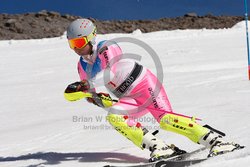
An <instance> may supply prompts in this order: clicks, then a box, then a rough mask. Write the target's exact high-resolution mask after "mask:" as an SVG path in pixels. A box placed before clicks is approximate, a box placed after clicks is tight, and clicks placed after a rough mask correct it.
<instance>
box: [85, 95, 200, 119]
mask: <svg viewBox="0 0 250 167" xmlns="http://www.w3.org/2000/svg"><path fill="white" fill-rule="evenodd" d="M82 93H83V94H84V95H83V96H84V97H90V98H93V97H94V96H93V94H92V93H90V92H82ZM94 98H99V99H101V100H110V101H113V102H116V103H117V102H119V103H123V104H127V105H131V106H135V107H139V106H140V105H138V104H134V103H129V102H125V101H120V100H115V99H107V98H102V97H94ZM146 109H149V110H155V111H161V112H164V113H166V114H173V115H177V116H181V117H185V118H190V119H195V120H198V121H202V119H200V118H194V117H190V116H186V115H183V114H178V113H174V112H170V111H166V110H162V109H157V108H151V107H146Z"/></svg>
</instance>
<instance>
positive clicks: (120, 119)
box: [107, 114, 143, 149]
mask: <svg viewBox="0 0 250 167" xmlns="http://www.w3.org/2000/svg"><path fill="white" fill-rule="evenodd" d="M126 119H127V117H126V116H123V115H117V114H109V115H108V116H107V120H108V121H109V123H110V124H111V125H112V126H113V127H114V128H115V129H116V130H117V131H118V132H119V133H120V134H122V135H123V136H125V137H126V138H127V139H129V140H131V141H132V142H133V143H134V144H135V145H136V146H138V147H140V148H141V149H143V148H142V141H143V130H142V128H141V125H140V124H139V123H138V124H136V125H135V126H129V125H128V124H127V123H126Z"/></svg>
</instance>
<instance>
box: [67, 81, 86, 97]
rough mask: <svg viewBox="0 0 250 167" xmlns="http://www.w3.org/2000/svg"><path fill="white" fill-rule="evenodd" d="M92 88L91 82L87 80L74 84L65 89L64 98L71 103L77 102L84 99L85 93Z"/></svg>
mask: <svg viewBox="0 0 250 167" xmlns="http://www.w3.org/2000/svg"><path fill="white" fill-rule="evenodd" d="M89 88H90V85H89V82H88V81H87V80H82V81H80V82H74V83H72V84H70V85H68V87H67V88H66V89H65V91H64V97H65V99H67V100H69V101H76V100H80V99H82V98H84V96H83V93H82V92H84V91H88V90H89Z"/></svg>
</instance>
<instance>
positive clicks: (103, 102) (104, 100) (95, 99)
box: [87, 92, 113, 108]
mask: <svg viewBox="0 0 250 167" xmlns="http://www.w3.org/2000/svg"><path fill="white" fill-rule="evenodd" d="M92 94H93V96H92V97H88V98H87V101H88V102H90V103H93V104H95V105H97V106H99V107H102V108H107V107H111V106H112V105H113V100H112V98H111V97H110V95H109V94H107V93H102V92H100V93H94V92H92Z"/></svg>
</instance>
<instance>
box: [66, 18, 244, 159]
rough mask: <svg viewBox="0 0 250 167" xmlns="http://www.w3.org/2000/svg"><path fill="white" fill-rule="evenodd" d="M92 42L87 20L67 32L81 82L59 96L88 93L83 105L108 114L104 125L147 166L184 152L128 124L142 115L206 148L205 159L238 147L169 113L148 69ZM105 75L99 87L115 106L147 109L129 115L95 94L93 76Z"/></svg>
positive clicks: (76, 96) (113, 45)
mask: <svg viewBox="0 0 250 167" xmlns="http://www.w3.org/2000/svg"><path fill="white" fill-rule="evenodd" d="M95 37H96V26H95V25H94V24H93V22H92V21H90V20H88V19H77V20H75V21H73V22H72V23H71V24H70V25H69V27H68V28H67V39H68V42H69V46H70V48H71V49H72V50H74V51H75V53H76V54H78V55H79V56H80V60H79V62H78V73H79V76H80V81H79V82H75V83H72V84H70V85H69V86H68V87H67V88H66V90H65V93H64V95H65V98H66V99H67V100H69V101H75V100H79V99H81V98H82V94H81V92H90V93H91V94H92V95H93V96H92V97H88V98H87V100H88V102H90V103H93V104H95V105H97V106H99V107H102V108H107V109H108V110H109V112H108V113H109V114H108V115H107V120H108V121H109V123H110V124H111V125H112V126H114V128H115V129H116V130H117V131H118V132H120V133H121V134H122V135H124V136H125V137H127V138H128V139H129V140H131V141H132V142H133V143H134V144H135V145H136V146H138V147H139V148H141V149H149V150H150V151H151V154H150V159H149V161H156V160H159V159H163V158H168V157H172V156H174V155H177V154H181V153H184V152H185V151H183V150H180V149H178V148H177V147H171V146H170V145H167V144H166V143H165V142H163V140H161V139H159V138H158V137H156V136H155V133H151V132H149V131H148V130H147V129H146V128H145V127H143V125H141V123H139V122H136V121H134V120H133V119H134V118H138V117H141V116H142V115H144V114H145V113H147V112H150V113H151V114H152V115H153V117H154V118H155V119H156V120H157V121H158V123H159V124H160V127H161V128H162V129H164V130H167V131H172V132H175V133H178V134H181V135H184V136H186V137H188V138H189V139H190V140H191V141H193V142H195V143H198V144H202V145H204V146H206V147H207V148H209V149H210V153H209V155H208V156H215V155H218V154H223V153H226V152H231V151H233V150H235V149H239V148H240V147H241V146H240V145H239V144H236V143H234V142H226V141H225V140H224V138H223V134H222V133H220V132H218V131H216V130H214V129H212V128H209V127H208V126H206V127H204V126H201V125H199V124H198V123H197V122H196V121H195V120H194V119H191V118H186V117H183V116H180V115H177V114H175V113H173V110H172V107H171V104H170V102H169V100H168V97H167V94H166V92H165V89H164V87H163V85H162V84H160V83H159V81H158V79H157V77H156V76H155V75H154V74H152V73H151V72H150V70H149V69H146V68H145V67H143V66H142V65H140V64H138V63H137V62H135V61H132V60H127V59H121V57H120V56H121V55H122V50H121V48H120V47H119V46H118V44H117V43H115V42H110V41H101V42H99V43H98V44H96V42H95ZM114 59H115V61H114V62H112V60H114ZM105 69H106V70H107V69H108V70H109V72H110V73H111V74H110V78H109V79H108V82H107V83H103V84H105V86H106V87H107V88H108V90H109V91H110V92H112V93H113V95H115V96H116V97H118V98H119V101H121V100H126V98H127V97H131V98H133V100H134V101H135V103H136V104H137V105H143V104H144V102H145V101H147V100H149V101H150V103H149V105H148V106H146V107H147V109H144V110H130V109H129V108H128V105H125V104H124V103H122V102H116V103H114V102H112V98H111V96H110V95H109V94H106V93H96V92H95V84H96V83H95V81H96V80H95V78H96V75H97V74H98V73H100V72H101V71H103V70H105ZM155 85H158V86H157V88H156V89H157V90H158V92H159V93H157V92H156V90H154V88H155ZM138 94H139V95H140V96H138ZM136 95H137V96H136Z"/></svg>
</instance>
